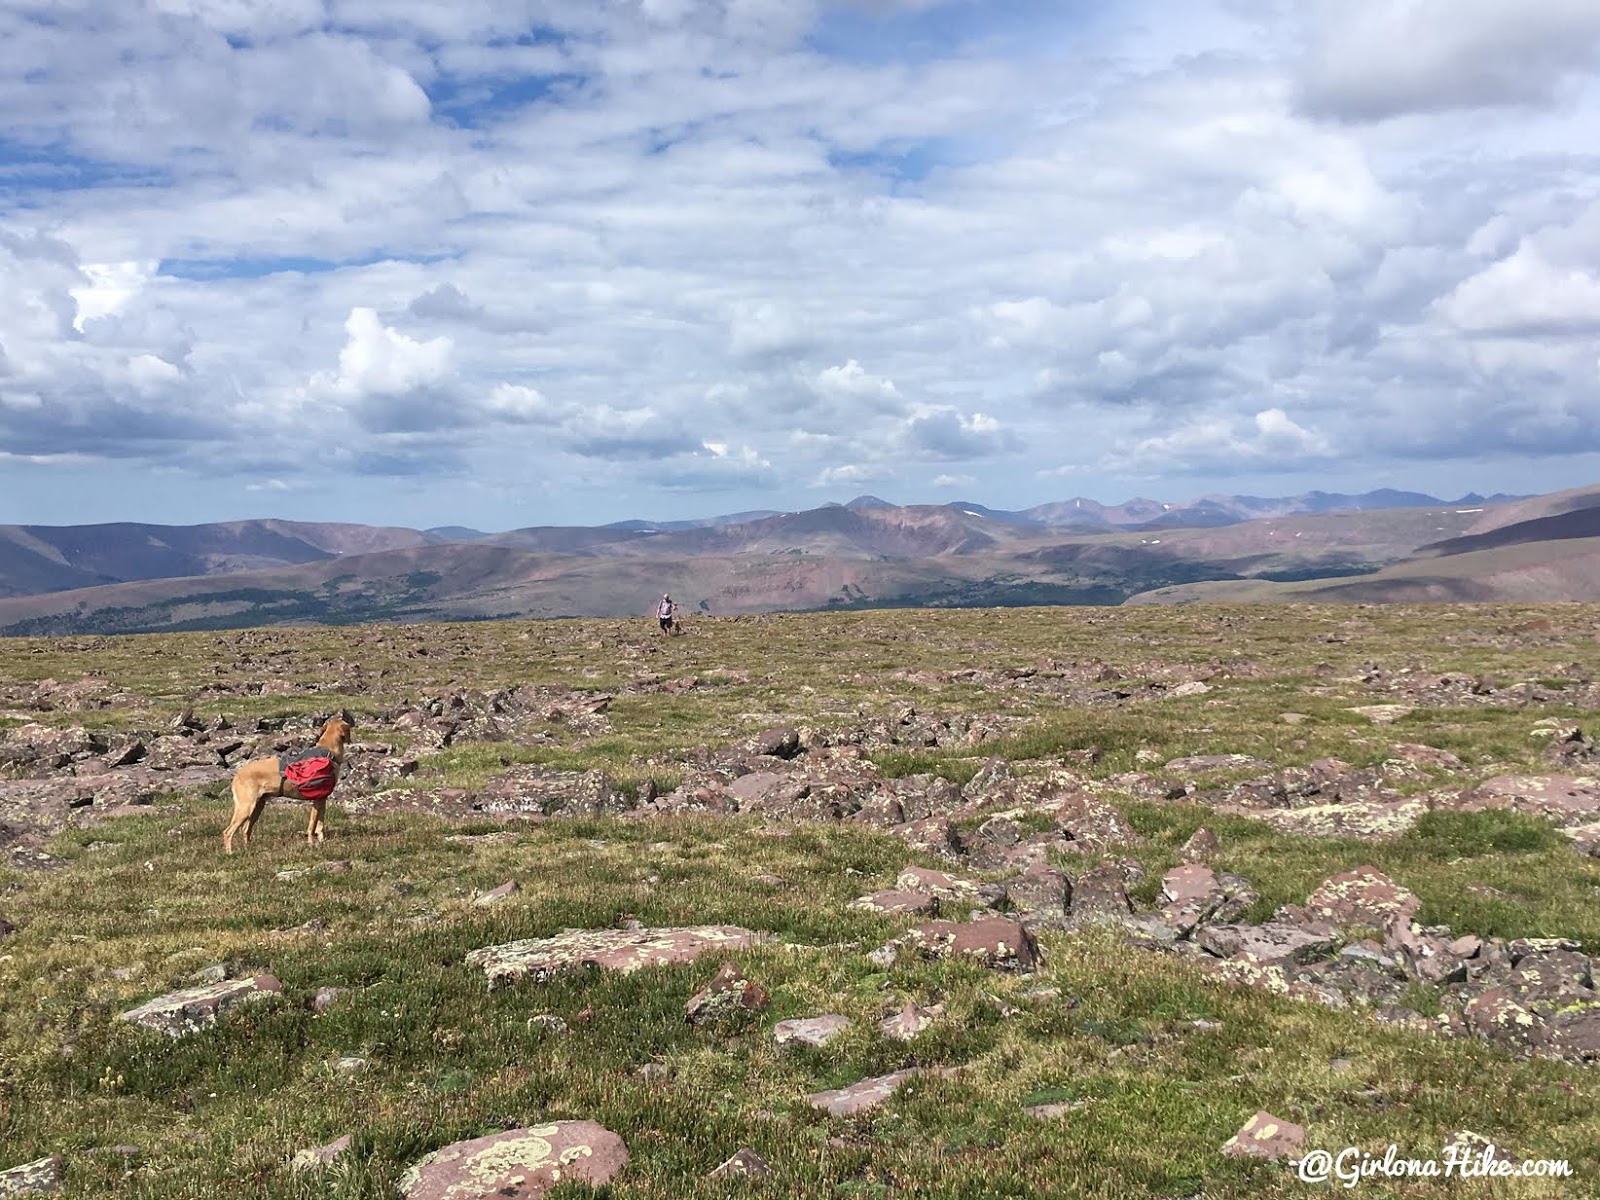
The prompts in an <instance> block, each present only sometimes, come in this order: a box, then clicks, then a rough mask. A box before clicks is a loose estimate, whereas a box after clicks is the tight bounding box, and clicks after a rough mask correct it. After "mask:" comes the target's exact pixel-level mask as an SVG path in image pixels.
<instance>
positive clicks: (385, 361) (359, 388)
mask: <svg viewBox="0 0 1600 1200" xmlns="http://www.w3.org/2000/svg"><path fill="white" fill-rule="evenodd" d="M344 329H345V333H346V334H347V335H348V340H347V341H346V342H345V345H344V349H342V350H340V351H339V369H338V371H337V372H335V373H334V374H333V376H332V377H331V378H327V379H326V384H327V388H328V390H329V391H331V392H332V393H334V394H335V395H339V396H349V397H353V398H358V399H359V398H363V397H368V396H403V395H406V394H407V393H410V392H414V391H417V390H418V389H421V388H428V387H434V386H437V385H438V384H440V383H442V382H444V380H445V379H446V378H448V377H449V375H450V372H451V358H452V352H453V351H454V348H455V346H454V343H453V342H452V341H451V340H450V339H449V338H447V337H439V338H432V339H430V340H429V341H426V342H419V341H416V340H415V339H413V338H409V337H407V336H406V335H405V334H403V333H401V332H399V331H398V330H396V329H392V328H390V327H389V326H387V325H385V324H384V323H383V322H382V321H381V320H380V319H379V317H378V314H377V312H376V311H375V310H374V309H370V308H352V309H351V310H350V316H349V317H348V318H347V319H346V321H345V323H344Z"/></svg>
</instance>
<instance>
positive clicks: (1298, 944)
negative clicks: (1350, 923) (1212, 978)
mask: <svg viewBox="0 0 1600 1200" xmlns="http://www.w3.org/2000/svg"><path fill="white" fill-rule="evenodd" d="M1195 941H1196V943H1198V945H1199V946H1200V948H1201V949H1202V950H1206V951H1209V952H1210V953H1212V954H1215V955H1216V956H1217V957H1218V958H1229V959H1239V960H1241V961H1244V962H1250V963H1256V964H1259V965H1262V966H1270V965H1274V964H1277V965H1289V964H1292V963H1308V962H1315V961H1316V960H1317V959H1319V958H1323V957H1325V956H1326V955H1327V954H1329V953H1330V952H1331V951H1332V949H1333V938H1331V937H1329V936H1327V935H1324V934H1320V933H1316V932H1313V931H1311V930H1308V929H1304V928H1302V927H1300V926H1298V925H1288V924H1282V923H1278V922H1269V923H1267V924H1266V925H1207V926H1204V927H1202V928H1201V930H1200V932H1199V934H1198V935H1197V936H1196V937H1195Z"/></svg>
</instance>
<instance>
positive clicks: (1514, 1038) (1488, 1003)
mask: <svg viewBox="0 0 1600 1200" xmlns="http://www.w3.org/2000/svg"><path fill="white" fill-rule="evenodd" d="M1462 1016H1463V1018H1465V1020H1466V1024H1467V1027H1468V1028H1469V1029H1471V1030H1472V1031H1473V1032H1475V1033H1477V1034H1478V1035H1479V1036H1480V1037H1485V1038H1488V1039H1489V1040H1490V1041H1491V1042H1499V1043H1501V1044H1502V1045H1506V1046H1511V1047H1516V1048H1525V1047H1533V1046H1542V1045H1544V1044H1545V1043H1546V1042H1547V1041H1549V1040H1550V1031H1549V1029H1548V1027H1547V1026H1546V1025H1545V1022H1544V1019H1543V1018H1542V1017H1540V1016H1539V1015H1538V1014H1536V1013H1533V1012H1530V1011H1529V1010H1528V1009H1526V1008H1524V1007H1523V1006H1522V1005H1520V1004H1518V1003H1517V1001H1516V999H1515V998H1514V997H1513V996H1512V994H1511V992H1509V991H1508V990H1507V989H1505V988H1491V989H1489V990H1488V991H1487V992H1484V993H1483V994H1482V995H1479V996H1474V997H1473V998H1472V999H1471V1000H1469V1001H1467V1006H1466V1007H1465V1008H1464V1009H1462Z"/></svg>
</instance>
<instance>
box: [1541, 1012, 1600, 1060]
mask: <svg viewBox="0 0 1600 1200" xmlns="http://www.w3.org/2000/svg"><path fill="white" fill-rule="evenodd" d="M1550 1031H1551V1039H1550V1040H1551V1045H1552V1047H1553V1048H1554V1049H1555V1050H1556V1051H1557V1052H1558V1053H1559V1054H1560V1055H1561V1056H1562V1057H1563V1058H1567V1059H1571V1060H1573V1061H1576V1062H1595V1061H1597V1060H1600V1008H1586V1009H1582V1010H1580V1011H1578V1012H1572V1013H1561V1014H1559V1015H1558V1016H1556V1017H1555V1018H1553V1019H1552V1020H1551V1022H1550Z"/></svg>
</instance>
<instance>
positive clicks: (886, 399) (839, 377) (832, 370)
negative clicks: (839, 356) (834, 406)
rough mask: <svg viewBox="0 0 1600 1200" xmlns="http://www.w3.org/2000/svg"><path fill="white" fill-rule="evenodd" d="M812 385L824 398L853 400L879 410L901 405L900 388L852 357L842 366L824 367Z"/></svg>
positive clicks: (891, 409)
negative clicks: (865, 367)
mask: <svg viewBox="0 0 1600 1200" xmlns="http://www.w3.org/2000/svg"><path fill="white" fill-rule="evenodd" d="M812 387H813V388H814V389H815V391H816V393H817V395H819V396H822V397H824V398H825V399H829V400H843V401H855V402H859V403H860V404H861V405H864V406H866V407H868V408H874V409H877V410H879V411H882V412H894V411H897V410H898V409H899V408H900V407H901V397H900V390H899V389H898V388H896V387H895V385H894V380H892V379H886V378H884V377H882V376H879V375H873V374H871V373H869V372H868V371H866V370H865V369H864V368H863V367H862V366H861V364H860V363H858V362H857V361H856V360H855V359H853V358H852V359H850V360H849V361H848V362H846V363H845V364H844V365H843V366H838V367H825V368H823V370H822V371H821V372H820V373H819V374H818V375H817V377H816V379H815V380H814V381H813V383H812Z"/></svg>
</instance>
